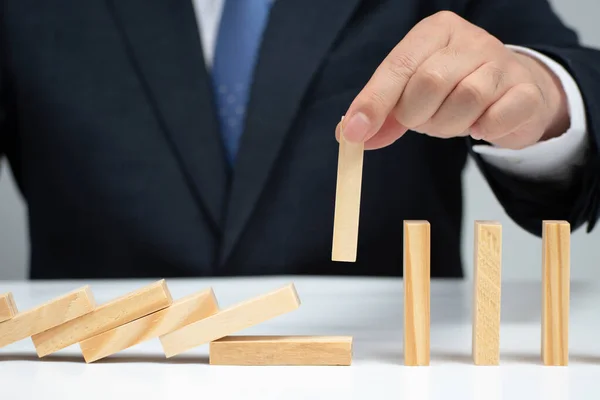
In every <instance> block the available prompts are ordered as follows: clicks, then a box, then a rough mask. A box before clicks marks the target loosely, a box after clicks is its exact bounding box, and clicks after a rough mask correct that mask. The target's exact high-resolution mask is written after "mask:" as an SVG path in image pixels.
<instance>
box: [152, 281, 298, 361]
mask: <svg viewBox="0 0 600 400" xmlns="http://www.w3.org/2000/svg"><path fill="white" fill-rule="evenodd" d="M299 306H300V299H299V297H298V293H297V292H296V288H295V287H294V285H293V284H289V285H286V286H284V287H282V288H280V289H277V290H274V291H272V292H270V293H267V294H264V295H262V296H258V297H255V298H253V299H249V300H246V301H243V302H241V303H238V304H236V305H233V306H231V307H229V308H227V309H224V310H222V311H220V312H218V313H216V314H215V315H212V316H210V317H208V318H204V319H202V320H200V321H197V322H194V323H191V324H189V325H187V326H185V327H183V328H181V329H178V330H176V331H174V332H171V333H168V334H166V335H163V336H161V337H160V341H161V344H162V347H163V350H164V352H165V355H166V357H167V358H169V357H173V356H175V355H177V354H180V353H183V352H184V351H187V350H190V349H192V348H194V347H197V346H200V345H203V344H207V343H209V342H212V341H214V340H217V339H220V338H222V337H225V336H229V335H232V334H234V333H236V332H239V331H241V330H242V329H246V328H249V327H251V326H254V325H257V324H260V323H262V322H264V321H267V320H269V319H272V318H275V317H277V316H279V315H282V314H285V313H288V312H291V311H293V310H295V309H297V308H298V307H299Z"/></svg>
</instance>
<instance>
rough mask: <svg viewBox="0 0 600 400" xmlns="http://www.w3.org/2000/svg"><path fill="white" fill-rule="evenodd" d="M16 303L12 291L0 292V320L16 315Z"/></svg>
mask: <svg viewBox="0 0 600 400" xmlns="http://www.w3.org/2000/svg"><path fill="white" fill-rule="evenodd" d="M17 312H18V310H17V305H16V304H15V299H14V298H13V295H12V293H10V292H8V293H4V294H0V322H4V321H7V320H9V319H11V318H12V317H14V316H15V315H17Z"/></svg>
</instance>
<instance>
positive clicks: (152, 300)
mask: <svg viewBox="0 0 600 400" xmlns="http://www.w3.org/2000/svg"><path fill="white" fill-rule="evenodd" d="M172 302H173V300H172V297H171V294H170V293H169V289H168V288H167V285H166V283H165V281H164V280H160V281H158V282H156V283H153V284H151V285H148V286H146V287H144V288H141V289H139V290H136V291H133V292H131V293H128V294H126V295H124V296H122V297H119V298H117V299H115V300H113V301H111V302H108V303H106V304H103V305H101V306H100V307H98V308H96V309H95V310H94V311H92V312H91V313H89V314H85V315H83V316H81V317H79V318H76V319H74V320H71V321H69V322H66V323H64V324H62V325H59V326H57V327H55V328H52V329H49V330H47V331H45V332H42V333H39V334H37V335H33V336H32V338H31V339H32V340H33V344H34V345H35V349H36V351H37V353H38V356H39V357H44V356H46V355H48V354H52V353H54V352H57V351H59V350H61V349H64V348H66V347H68V346H71V345H73V344H76V343H79V342H81V341H83V340H86V339H88V338H91V337H92V336H96V335H99V334H101V333H103V332H106V331H108V330H110V329H113V328H116V327H118V326H120V325H123V324H126V323H128V322H131V321H133V320H136V319H138V318H141V317H143V316H146V315H148V314H150V313H153V312H155V311H158V310H161V309H163V308H166V307H168V306H170V305H171V303H172Z"/></svg>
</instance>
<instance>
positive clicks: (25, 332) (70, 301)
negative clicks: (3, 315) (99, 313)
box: [0, 286, 96, 347]
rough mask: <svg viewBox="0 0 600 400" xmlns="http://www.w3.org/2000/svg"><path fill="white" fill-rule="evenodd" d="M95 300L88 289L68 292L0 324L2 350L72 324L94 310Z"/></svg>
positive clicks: (86, 287) (87, 287)
mask: <svg viewBox="0 0 600 400" xmlns="http://www.w3.org/2000/svg"><path fill="white" fill-rule="evenodd" d="M95 307H96V301H95V300H94V296H93V295H92V291H91V290H90V288H89V286H84V287H82V288H80V289H77V290H74V291H72V292H69V293H67V294H65V295H62V296H60V297H57V298H55V299H53V300H50V301H48V302H46V303H44V304H42V305H40V306H38V307H35V308H32V309H31V310H27V311H24V312H20V313H18V314H17V315H15V316H14V317H13V318H11V319H9V320H7V321H4V322H0V347H4V346H7V345H9V344H11V343H14V342H18V341H20V340H23V339H26V338H28V337H30V336H32V335H35V334H38V333H41V332H44V331H47V330H48V329H52V328H54V327H56V326H59V325H61V324H64V323H66V322H68V321H72V320H73V319H75V318H78V317H81V316H82V315H86V314H88V313H90V312H92V311H93V310H94V308H95Z"/></svg>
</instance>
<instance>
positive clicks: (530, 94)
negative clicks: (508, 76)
mask: <svg viewBox="0 0 600 400" xmlns="http://www.w3.org/2000/svg"><path fill="white" fill-rule="evenodd" d="M517 94H518V99H519V101H520V102H521V103H522V104H523V106H525V107H532V106H536V105H539V104H540V103H542V99H543V96H542V91H541V89H540V87H539V86H538V85H537V84H533V83H524V84H520V85H519V86H518V87H517Z"/></svg>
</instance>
